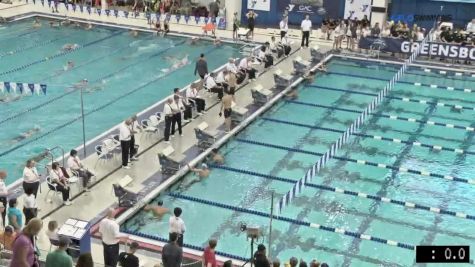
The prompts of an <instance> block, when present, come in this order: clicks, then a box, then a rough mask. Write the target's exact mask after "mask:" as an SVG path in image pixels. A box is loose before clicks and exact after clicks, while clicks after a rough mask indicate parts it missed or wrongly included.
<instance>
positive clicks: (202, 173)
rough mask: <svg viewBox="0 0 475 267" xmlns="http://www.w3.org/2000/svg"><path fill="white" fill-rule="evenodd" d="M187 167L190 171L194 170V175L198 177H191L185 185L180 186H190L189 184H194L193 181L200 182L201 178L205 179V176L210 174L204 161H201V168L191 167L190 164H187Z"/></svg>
mask: <svg viewBox="0 0 475 267" xmlns="http://www.w3.org/2000/svg"><path fill="white" fill-rule="evenodd" d="M187 166H188V168H189V169H190V171H192V172H194V173H195V174H196V175H198V178H197V179H193V180H191V181H189V182H188V183H187V184H185V185H183V184H182V185H181V186H180V187H184V186H186V187H190V186H191V185H193V184H195V183H198V182H201V181H202V180H203V179H205V178H206V177H208V176H209V174H210V172H211V171H210V169H209V168H208V165H207V164H206V163H202V164H201V168H193V167H191V166H190V165H187Z"/></svg>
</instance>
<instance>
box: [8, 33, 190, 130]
mask: <svg viewBox="0 0 475 267" xmlns="http://www.w3.org/2000/svg"><path fill="white" fill-rule="evenodd" d="M185 42H186V40H185V41H180V42H178V43H176V44H174V46H173V47H177V46H179V45H182V44H184V43H185ZM128 47H129V45H127V46H124V47H121V48H119V49H117V50H115V51H114V52H112V53H111V54H107V55H104V56H101V57H99V58H95V59H93V60H90V61H88V62H85V63H83V64H81V65H78V66H76V67H75V68H74V69H77V68H79V67H82V66H85V65H87V64H90V63H92V62H96V61H98V60H102V59H103V58H106V57H110V56H111V55H113V54H115V53H118V52H120V51H122V50H124V49H126V48H128ZM173 47H168V48H165V49H162V50H160V51H159V52H157V53H155V54H153V55H152V56H150V57H148V58H147V59H145V61H146V60H149V59H151V58H152V57H155V56H158V55H160V54H163V53H165V52H166V51H168V49H170V48H173ZM143 62H144V61H139V62H135V63H133V64H129V65H125V67H123V68H121V69H119V70H117V71H114V72H112V73H110V74H107V75H104V76H102V77H99V78H97V79H95V80H92V81H90V84H93V83H96V82H98V81H101V80H103V79H107V78H109V77H112V76H114V74H116V73H119V72H121V71H123V70H125V69H127V68H128V67H131V66H134V65H137V64H141V63H143ZM54 76H57V74H54V75H52V76H50V77H48V79H49V78H52V77H54ZM75 92H77V90H71V91H69V92H66V93H64V94H62V95H59V96H57V97H54V98H52V99H50V100H48V101H45V102H43V103H41V104H39V105H36V106H33V107H29V108H27V109H25V110H23V111H21V112H19V113H17V114H15V115H13V116H10V117H8V118H5V119H3V120H1V121H0V124H3V123H5V122H7V121H11V120H13V119H15V118H18V117H20V116H21V115H24V114H26V113H29V112H31V111H34V110H37V109H39V108H42V107H44V106H47V105H49V104H51V103H53V102H56V101H58V100H60V99H62V98H64V97H66V96H68V95H70V94H72V93H75Z"/></svg>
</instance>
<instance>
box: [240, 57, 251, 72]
mask: <svg viewBox="0 0 475 267" xmlns="http://www.w3.org/2000/svg"><path fill="white" fill-rule="evenodd" d="M248 67H249V64H248V62H247V57H245V58H243V59H241V61H240V62H239V68H240V69H243V70H245V69H247V68H248Z"/></svg>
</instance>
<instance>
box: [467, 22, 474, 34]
mask: <svg viewBox="0 0 475 267" xmlns="http://www.w3.org/2000/svg"><path fill="white" fill-rule="evenodd" d="M467 32H471V33H475V19H472V21H470V22H469V23H468V24H467Z"/></svg>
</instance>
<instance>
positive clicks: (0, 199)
mask: <svg viewBox="0 0 475 267" xmlns="http://www.w3.org/2000/svg"><path fill="white" fill-rule="evenodd" d="M5 179H7V172H6V171H4V170H0V203H2V206H3V210H2V211H1V213H2V222H1V223H2V224H1V226H2V227H1V228H2V229H3V226H5V216H6V215H7V213H6V212H5V208H6V207H7V200H8V199H7V197H8V189H7V186H6V185H5Z"/></svg>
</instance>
